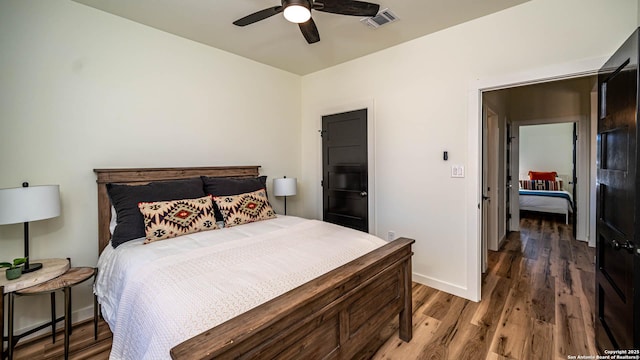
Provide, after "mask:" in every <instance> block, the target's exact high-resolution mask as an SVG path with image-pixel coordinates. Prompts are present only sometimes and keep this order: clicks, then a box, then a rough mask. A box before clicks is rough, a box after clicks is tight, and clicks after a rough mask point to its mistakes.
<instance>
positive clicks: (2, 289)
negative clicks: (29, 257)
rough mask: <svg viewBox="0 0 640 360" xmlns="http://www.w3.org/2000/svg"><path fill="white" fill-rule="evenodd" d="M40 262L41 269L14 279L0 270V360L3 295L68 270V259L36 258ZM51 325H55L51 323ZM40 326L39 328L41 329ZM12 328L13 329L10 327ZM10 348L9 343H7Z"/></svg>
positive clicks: (2, 338) (0, 355) (0, 357)
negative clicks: (9, 278)
mask: <svg viewBox="0 0 640 360" xmlns="http://www.w3.org/2000/svg"><path fill="white" fill-rule="evenodd" d="M37 262H41V263H42V269H40V270H38V271H34V272H31V273H27V274H23V275H22V276H21V277H19V278H17V279H15V280H7V279H6V277H5V276H4V273H3V272H0V360H2V359H4V358H5V353H4V339H5V336H4V296H5V295H6V294H11V293H13V292H14V291H18V290H22V289H25V288H28V287H31V286H34V285H38V284H41V283H43V282H45V281H49V280H51V279H53V278H55V277H57V276H60V275H62V274H64V273H65V272H67V270H69V266H70V265H69V260H68V259H44V260H37ZM52 326H55V324H53V325H52ZM43 328H44V327H41V328H40V329H43ZM11 330H13V329H11ZM8 347H9V349H11V343H9V346H8Z"/></svg>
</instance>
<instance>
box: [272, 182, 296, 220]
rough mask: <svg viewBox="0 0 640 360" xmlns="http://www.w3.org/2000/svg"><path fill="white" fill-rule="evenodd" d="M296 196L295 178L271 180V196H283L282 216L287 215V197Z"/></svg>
mask: <svg viewBox="0 0 640 360" xmlns="http://www.w3.org/2000/svg"><path fill="white" fill-rule="evenodd" d="M295 194H296V178H288V177H286V176H285V177H284V178H280V179H273V195H274V196H284V214H285V215H287V196H292V195H295Z"/></svg>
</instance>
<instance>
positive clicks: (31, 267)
mask: <svg viewBox="0 0 640 360" xmlns="http://www.w3.org/2000/svg"><path fill="white" fill-rule="evenodd" d="M40 269H42V263H33V264H29V267H27V264H25V265H24V266H23V267H22V273H23V274H24V273H30V272H33V271H36V270H40Z"/></svg>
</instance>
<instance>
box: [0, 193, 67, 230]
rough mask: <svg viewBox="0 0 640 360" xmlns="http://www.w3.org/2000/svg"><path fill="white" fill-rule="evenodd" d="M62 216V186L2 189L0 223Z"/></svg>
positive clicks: (0, 195)
mask: <svg viewBox="0 0 640 360" xmlns="http://www.w3.org/2000/svg"><path fill="white" fill-rule="evenodd" d="M57 216H60V186H59V185H44V186H29V187H20V188H11V189H0V225H5V224H17V223H24V222H29V221H36V220H44V219H50V218H54V217H57Z"/></svg>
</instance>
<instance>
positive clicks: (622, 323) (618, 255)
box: [596, 31, 640, 350]
mask: <svg viewBox="0 0 640 360" xmlns="http://www.w3.org/2000/svg"><path fill="white" fill-rule="evenodd" d="M637 95H638V33H637V31H636V32H634V34H633V35H632V36H631V37H630V38H629V39H628V40H627V41H626V42H625V43H624V44H623V45H622V47H621V48H620V49H618V51H616V53H615V54H614V55H613V56H612V57H611V58H610V59H609V60H608V61H607V62H606V63H605V65H604V66H603V68H602V69H601V70H600V72H599V73H598V135H597V146H598V152H597V154H598V158H597V185H596V186H597V188H596V196H597V198H596V201H597V210H596V211H597V212H596V216H597V225H596V235H597V242H596V343H597V344H598V347H599V348H600V350H608V349H638V348H640V342H639V341H638V335H639V332H640V331H639V329H638V324H639V321H638V315H639V314H638V309H636V308H635V307H636V306H634V304H638V302H637V296H638V294H637V292H638V291H637V290H636V292H635V293H634V282H635V283H636V284H638V283H639V281H638V280H639V279H638V276H639V275H640V273H639V272H638V266H639V263H638V257H639V255H638V253H637V250H636V249H637V245H638V242H637V241H638V240H637V238H636V235H638V234H640V233H639V232H638V231H639V230H638V226H640V222H639V220H640V216H639V215H640V213H639V212H638V211H636V208H637V206H638V205H640V202H639V201H638V192H637V186H638V176H637V175H638V174H637V161H638V156H637V152H638V147H637V123H636V119H637V113H638V103H637ZM634 267H635V270H634Z"/></svg>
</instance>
